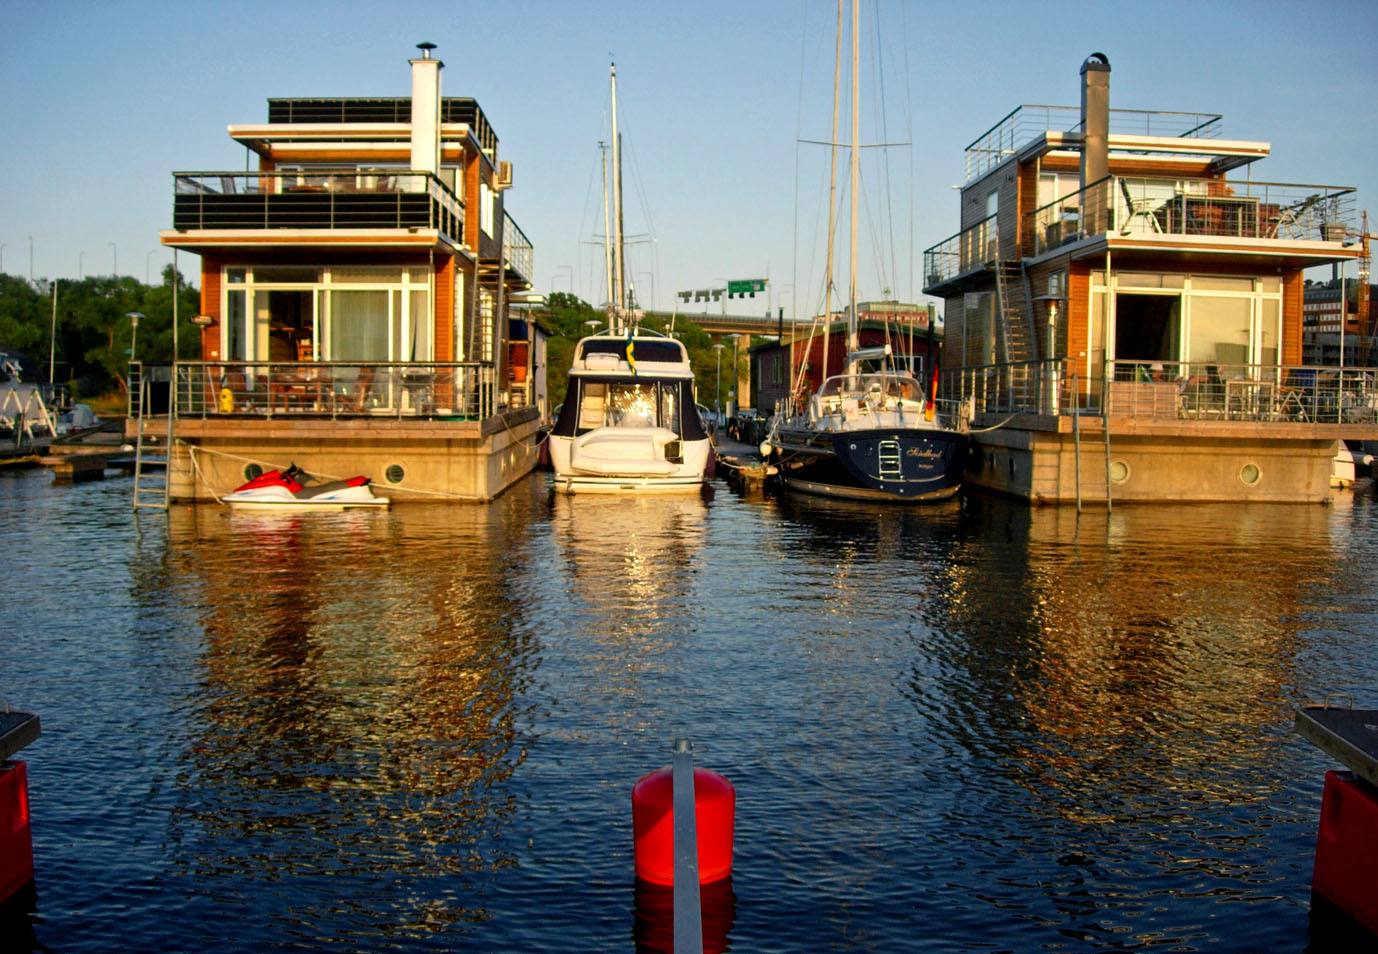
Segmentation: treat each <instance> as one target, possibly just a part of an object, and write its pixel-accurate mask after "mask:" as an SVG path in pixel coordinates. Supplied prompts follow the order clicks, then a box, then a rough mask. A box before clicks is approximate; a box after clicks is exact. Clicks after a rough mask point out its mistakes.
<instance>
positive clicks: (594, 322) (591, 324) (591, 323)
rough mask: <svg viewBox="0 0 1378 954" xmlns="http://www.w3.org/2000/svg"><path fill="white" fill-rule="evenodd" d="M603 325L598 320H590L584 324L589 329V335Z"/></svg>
mask: <svg viewBox="0 0 1378 954" xmlns="http://www.w3.org/2000/svg"><path fill="white" fill-rule="evenodd" d="M601 324H602V322H601V321H599V320H598V319H597V318H590V319H589V320H588V321H586V322H584V326H585V327H586V328H588V330H589V334H593V333H594V332H595V331H597V330H598V326H599V325H601Z"/></svg>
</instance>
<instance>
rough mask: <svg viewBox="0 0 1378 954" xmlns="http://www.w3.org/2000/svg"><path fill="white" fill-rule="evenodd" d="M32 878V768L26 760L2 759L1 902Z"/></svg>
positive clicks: (0, 785) (0, 824)
mask: <svg viewBox="0 0 1378 954" xmlns="http://www.w3.org/2000/svg"><path fill="white" fill-rule="evenodd" d="M32 880H33V838H32V835H31V834H30V831H29V774H28V769H27V767H26V766H25V764H24V763H23V762H0V901H4V900H5V899H7V898H8V897H10V896H11V895H13V894H15V893H16V892H18V891H19V889H20V888H22V887H24V885H26V884H28V883H29V882H30V881H32Z"/></svg>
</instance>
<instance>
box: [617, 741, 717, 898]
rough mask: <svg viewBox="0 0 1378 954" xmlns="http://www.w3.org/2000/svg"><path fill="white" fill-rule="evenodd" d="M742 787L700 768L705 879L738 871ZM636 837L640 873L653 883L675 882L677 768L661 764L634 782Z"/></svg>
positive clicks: (698, 806) (698, 820)
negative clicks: (735, 848)
mask: <svg viewBox="0 0 1378 954" xmlns="http://www.w3.org/2000/svg"><path fill="white" fill-rule="evenodd" d="M736 807H737V792H736V790H735V789H733V787H732V783H731V782H729V781H728V780H727V779H725V778H723V777H722V776H721V775H719V774H718V773H717V772H710V771H709V770H708V769H705V768H697V767H695V769H694V823H695V827H696V830H697V836H698V848H699V852H698V854H699V884H708V883H709V882H713V881H717V880H719V879H721V878H726V877H727V876H728V875H730V874H731V873H732V828H733V824H734V818H735V815H736ZM632 837H633V839H634V841H635V844H636V876H637V877H638V878H641V879H642V880H644V881H649V882H651V883H652V884H667V885H672V884H674V883H675V823H674V781H673V774H672V769H671V768H669V767H667V768H663V769H658V770H657V771H654V772H652V773H650V774H649V775H646V776H643V777H642V778H641V780H640V781H638V782H637V783H636V785H634V786H633V787H632Z"/></svg>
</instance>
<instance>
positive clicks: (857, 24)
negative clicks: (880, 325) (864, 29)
mask: <svg viewBox="0 0 1378 954" xmlns="http://www.w3.org/2000/svg"><path fill="white" fill-rule="evenodd" d="M860 7H861V5H860V4H859V3H858V2H857V0H852V220H851V235H852V249H851V254H852V261H851V265H850V272H851V274H850V276H849V277H850V279H851V280H850V282H849V285H850V286H851V290H850V292H849V294H848V302H847V352H848V355H847V373H848V374H854V373H855V372H856V369H855V367H853V362H852V360H851V354H852V353H853V352H855V351H856V349H857V339H856V231H857V229H856V216H857V206H858V202H857V192H858V191H859V190H858V188H857V187H858V186H859V185H860V183H861V164H860V159H861V93H860V90H859V86H860V84H859V82H858V78H859V76H860V72H861V71H860V64H859V62H858V59H859V55H860V52H861V9H860Z"/></svg>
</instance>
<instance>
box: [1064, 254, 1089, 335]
mask: <svg viewBox="0 0 1378 954" xmlns="http://www.w3.org/2000/svg"><path fill="white" fill-rule="evenodd" d="M1066 323H1067V354H1069V355H1072V356H1074V357H1075V356H1079V355H1082V354H1087V355H1089V354H1090V353H1091V351H1092V348H1091V266H1090V265H1089V264H1087V263H1086V262H1069V263H1068V264H1067V317H1066Z"/></svg>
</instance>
